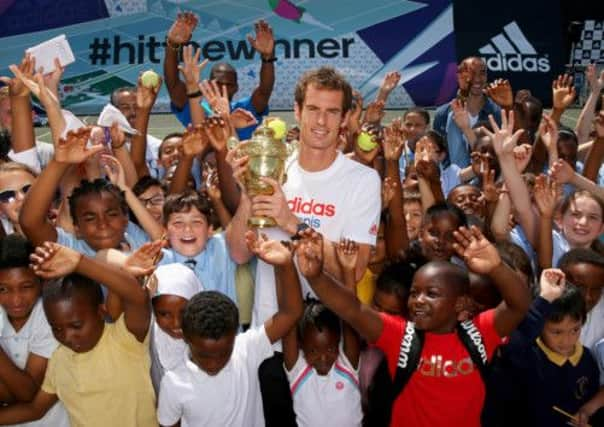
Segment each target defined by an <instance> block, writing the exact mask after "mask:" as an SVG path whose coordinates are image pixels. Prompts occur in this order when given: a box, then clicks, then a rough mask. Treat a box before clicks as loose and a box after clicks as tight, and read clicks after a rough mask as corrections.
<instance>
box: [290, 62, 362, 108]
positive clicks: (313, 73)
mask: <svg viewBox="0 0 604 427" xmlns="http://www.w3.org/2000/svg"><path fill="white" fill-rule="evenodd" d="M310 85H314V86H316V87H317V88H318V89H325V90H337V91H341V92H342V94H343V97H342V114H345V113H346V112H347V111H349V110H350V109H351V108H352V87H351V86H350V83H348V81H347V80H346V79H345V78H344V76H342V75H341V74H340V73H338V72H337V71H336V70H335V69H334V68H332V67H321V68H316V69H314V70H310V71H307V72H306V73H304V74H303V75H302V77H301V78H300V80H298V84H297V85H296V90H295V92H294V98H295V100H296V104H297V105H298V108H300V109H302V106H303V105H304V99H305V97H306V91H307V89H308V86H310Z"/></svg>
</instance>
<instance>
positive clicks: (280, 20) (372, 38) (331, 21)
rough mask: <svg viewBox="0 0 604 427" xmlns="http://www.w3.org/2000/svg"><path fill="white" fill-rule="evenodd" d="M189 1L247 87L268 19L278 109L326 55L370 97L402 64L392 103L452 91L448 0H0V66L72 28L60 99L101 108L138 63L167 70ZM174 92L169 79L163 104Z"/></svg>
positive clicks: (216, 51) (431, 99) (202, 39)
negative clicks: (170, 41)
mask: <svg viewBox="0 0 604 427" xmlns="http://www.w3.org/2000/svg"><path fill="white" fill-rule="evenodd" d="M184 10H191V11H193V12H194V13H196V14H197V15H198V16H199V19H200V24H199V25H198V27H197V29H196V30H195V32H194V34H193V37H192V43H194V44H195V45H197V46H199V47H200V48H201V49H202V56H203V57H205V58H208V59H210V61H228V62H230V63H231V64H232V65H233V66H234V67H235V68H236V69H237V71H238V74H239V87H240V89H239V90H240V94H241V95H242V96H243V94H249V93H251V91H252V90H253V89H254V87H255V86H256V85H257V83H258V78H259V77H258V72H259V70H260V57H259V55H258V54H257V53H256V52H255V51H254V50H253V49H252V48H251V46H250V44H249V42H248V41H247V40H246V36H247V35H248V34H252V33H253V28H254V22H256V21H257V20H259V19H264V20H266V21H267V22H268V23H269V24H270V25H271V27H272V28H273V30H274V34H275V39H276V48H275V51H276V52H275V53H276V56H277V57H278V58H279V60H278V61H277V62H276V84H275V89H274V91H273V95H272V97H271V108H272V109H276V110H278V109H292V108H293V91H294V87H295V83H296V81H297V80H298V78H299V76H300V75H301V74H302V73H303V72H304V71H306V70H308V69H310V68H314V67H318V66H321V65H332V66H334V67H336V68H338V69H339V70H340V71H341V72H343V73H344V74H345V75H346V76H347V78H348V79H349V81H350V82H351V84H352V85H353V86H354V87H356V88H359V89H360V91H361V93H362V94H363V96H364V97H365V99H366V100H371V99H373V97H374V96H375V93H376V91H377V89H378V87H379V85H380V83H381V81H382V78H383V77H384V75H385V74H386V73H387V72H388V71H400V72H401V73H402V76H403V77H402V79H401V84H400V85H399V87H397V88H396V89H395V90H394V91H393V93H392V95H391V97H390V99H389V104H388V106H387V107H389V108H401V107H407V106H412V105H437V104H440V103H442V102H444V101H446V100H448V99H450V98H451V97H452V96H453V94H454V92H455V73H454V71H455V63H456V60H457V58H456V54H455V35H454V32H453V5H452V2H451V0H433V1H422V2H419V1H405V0H397V1H394V0H373V1H371V2H367V1H366V0H363V1H361V0H348V1H346V2H341V1H339V2H338V1H333V2H331V1H324V0H323V1H321V0H302V1H292V0H238V1H236V2H234V1H221V0H217V1H212V2H208V1H186V0H104V1H103V0H79V1H78V0H70V1H66V0H53V1H50V0H19V1H18V2H17V1H9V0H0V37H2V38H1V39H0V57H1V58H3V61H2V64H0V67H1V68H0V75H8V74H10V72H9V71H8V65H9V64H10V63H16V62H18V61H19V60H20V59H21V57H22V56H23V52H24V51H25V49H27V48H28V47H30V46H33V45H36V44H38V43H40V42H42V41H44V40H47V39H50V38H52V37H55V36H57V35H59V34H66V35H67V39H68V41H69V43H70V44H71V46H72V49H73V52H74V54H75V56H76V62H75V63H74V64H72V65H70V66H69V67H68V68H67V70H66V73H65V76H64V79H63V82H62V86H61V92H62V97H63V105H64V106H65V108H67V109H70V110H72V111H74V112H75V113H80V114H92V113H97V112H99V111H100V109H101V108H102V107H103V105H105V104H106V103H107V101H108V97H109V94H110V93H111V91H112V90H113V89H115V88H117V87H121V86H126V85H133V84H134V83H135V82H136V79H137V77H138V75H139V73H140V72H142V71H144V70H147V69H154V70H155V71H157V72H158V73H160V74H161V73H162V61H163V54H164V48H165V46H164V41H165V36H166V34H167V32H168V29H169V28H170V26H171V24H172V22H173V20H174V19H175V17H176V15H177V13H178V12H179V11H184ZM34 11H35V13H34ZM208 70H209V67H207V69H206V70H205V71H204V75H203V77H204V78H205V77H207V73H208V72H209V71H208ZM168 102H169V100H168V96H167V92H166V91H165V89H163V90H162V92H161V93H160V97H159V99H158V103H157V108H158V110H163V111H165V110H167V109H168V105H169V104H168Z"/></svg>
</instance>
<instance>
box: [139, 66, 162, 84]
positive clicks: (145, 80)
mask: <svg viewBox="0 0 604 427" xmlns="http://www.w3.org/2000/svg"><path fill="white" fill-rule="evenodd" d="M141 83H142V84H143V86H145V87H147V88H149V89H153V88H156V87H157V86H159V74H157V73H156V72H155V71H153V70H147V71H145V72H144V73H143V74H142V75H141Z"/></svg>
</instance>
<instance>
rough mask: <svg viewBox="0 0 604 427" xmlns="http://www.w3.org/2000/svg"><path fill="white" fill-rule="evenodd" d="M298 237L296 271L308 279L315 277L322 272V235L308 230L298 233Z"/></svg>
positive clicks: (310, 229)
mask: <svg viewBox="0 0 604 427" xmlns="http://www.w3.org/2000/svg"><path fill="white" fill-rule="evenodd" d="M298 236H299V237H300V240H299V241H298V242H297V245H296V256H297V257H298V270H299V271H300V273H302V274H303V275H304V276H306V277H307V278H309V279H310V278H314V277H317V276H318V275H319V274H321V271H323V235H321V234H320V233H318V232H316V231H315V230H313V229H312V228H308V229H306V230H304V231H302V232H300V233H298Z"/></svg>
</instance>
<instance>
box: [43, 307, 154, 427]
mask: <svg viewBox="0 0 604 427" xmlns="http://www.w3.org/2000/svg"><path fill="white" fill-rule="evenodd" d="M150 369H151V361H150V357H149V334H147V337H146V338H145V341H144V342H139V341H138V340H137V339H136V337H135V336H134V335H132V334H131V333H130V331H128V328H127V327H126V324H125V322H124V316H123V315H122V316H120V318H119V319H118V320H117V321H116V322H115V323H111V324H109V323H108V324H105V327H104V330H103V334H102V336H101V339H100V340H99V342H98V343H97V344H96V346H95V347H94V348H93V349H92V350H90V351H88V352H86V353H76V352H74V351H73V350H71V349H70V348H68V347H65V346H63V345H59V347H58V348H57V350H56V351H55V352H54V353H53V355H52V357H51V358H50V360H49V362H48V368H47V369H46V376H45V377H44V383H43V384H42V390H43V391H44V392H45V393H49V394H55V395H57V397H58V398H59V399H60V400H61V401H62V402H63V404H64V405H65V409H67V413H68V414H69V419H70V421H71V425H72V427H97V426H98V427H106V426H141V427H142V426H145V427H146V426H149V427H153V426H157V419H156V417H155V393H154V392H153V386H152V385H151V376H150V375H149V372H150Z"/></svg>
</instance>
